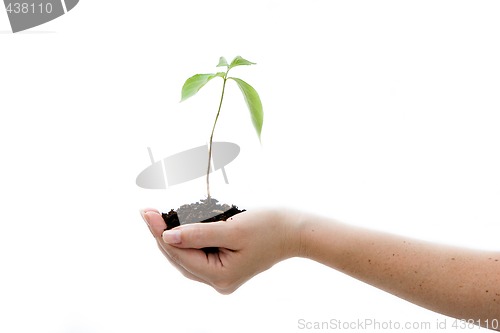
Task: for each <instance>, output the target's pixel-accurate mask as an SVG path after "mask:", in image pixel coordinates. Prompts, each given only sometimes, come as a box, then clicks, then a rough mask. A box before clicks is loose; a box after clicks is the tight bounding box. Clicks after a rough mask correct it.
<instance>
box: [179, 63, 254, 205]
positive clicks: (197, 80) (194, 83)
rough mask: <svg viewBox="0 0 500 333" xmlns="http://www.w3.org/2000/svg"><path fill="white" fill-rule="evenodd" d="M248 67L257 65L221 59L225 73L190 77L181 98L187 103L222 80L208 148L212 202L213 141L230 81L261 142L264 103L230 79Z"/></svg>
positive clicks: (240, 82) (241, 83)
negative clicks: (237, 69) (235, 70)
mask: <svg viewBox="0 0 500 333" xmlns="http://www.w3.org/2000/svg"><path fill="white" fill-rule="evenodd" d="M248 65H255V63H253V62H251V61H248V60H246V59H243V58H242V57H240V56H237V57H236V58H234V59H233V61H231V63H230V64H228V62H227V60H226V58H224V57H220V59H219V64H218V65H217V67H226V71H224V72H217V73H212V74H196V75H193V76H192V77H190V78H189V79H187V80H186V82H185V83H184V86H183V87H182V97H181V102H182V101H185V100H186V99H188V98H189V97H191V96H194V95H195V94H196V93H197V92H198V91H199V90H200V89H201V88H203V86H204V85H205V84H207V83H208V81H210V80H212V79H214V78H216V77H220V78H222V80H223V82H222V93H221V96H220V102H219V108H218V110H217V115H216V116H215V121H214V124H213V126H212V134H211V135H210V142H209V146H208V168H207V196H208V199H209V200H210V169H211V161H212V141H213V137H214V131H215V126H216V125H217V120H218V119H219V115H220V110H221V107H222V102H223V100H224V92H225V90H226V83H227V81H228V80H232V81H234V82H236V84H237V85H238V87H239V88H240V90H241V92H242V93H243V97H244V98H245V102H246V104H247V106H248V110H249V111H250V117H251V119H252V123H253V126H254V127H255V129H256V130H257V135H258V136H259V140H260V134H261V132H262V124H263V122H264V113H263V110H262V102H261V101H260V97H259V94H258V93H257V91H256V90H255V89H254V88H253V87H252V86H251V85H249V84H248V83H246V82H245V81H243V80H242V79H238V78H235V77H230V76H228V75H229V71H230V70H231V69H232V68H234V67H237V66H248Z"/></svg>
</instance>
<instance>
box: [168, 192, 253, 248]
mask: <svg viewBox="0 0 500 333" xmlns="http://www.w3.org/2000/svg"><path fill="white" fill-rule="evenodd" d="M244 211H245V210H244V209H243V210H240V209H238V207H237V206H235V205H231V206H230V205H228V204H219V201H218V200H217V199H214V198H210V199H202V200H200V201H199V202H195V203H191V204H186V205H182V206H181V207H179V208H178V209H177V210H173V209H171V210H170V211H169V212H168V213H162V214H161V216H162V217H163V220H164V221H165V223H166V225H167V228H166V229H165V230H170V229H173V228H175V227H178V226H180V225H184V224H190V223H198V222H200V223H209V222H217V221H226V220H227V219H228V218H230V217H232V216H234V215H236V214H239V213H242V212H244ZM203 251H205V253H213V252H218V251H219V249H218V248H216V247H208V248H204V249H203Z"/></svg>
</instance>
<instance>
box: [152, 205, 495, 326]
mask: <svg viewBox="0 0 500 333" xmlns="http://www.w3.org/2000/svg"><path fill="white" fill-rule="evenodd" d="M144 217H145V219H146V221H147V222H148V225H149V226H150V229H151V231H152V232H153V235H154V236H155V238H156V239H157V241H158V245H159V247H160V249H161V250H162V252H163V253H164V254H165V256H166V257H167V258H168V259H169V260H170V261H171V263H173V264H174V265H175V266H176V267H177V268H178V269H179V270H180V271H181V272H182V273H183V274H184V275H185V276H186V277H188V278H191V279H193V280H196V281H200V282H203V283H206V284H209V285H211V286H212V287H214V288H215V289H216V290H218V291H219V292H221V293H224V294H227V293H231V292H233V291H235V290H236V289H237V288H238V287H239V286H241V285H242V284H243V283H244V282H245V281H247V280H248V279H250V278H251V277H252V276H254V275H256V274H258V273H260V272H262V271H264V270H266V269H268V268H270V267H271V266H272V265H274V264H275V263H277V262H279V261H281V260H284V259H287V258H291V257H304V258H309V259H312V260H315V261H317V262H320V263H322V264H325V265H328V266H330V267H332V268H334V269H336V270H339V271H341V272H343V273H345V274H348V275H350V276H352V277H354V278H356V279H359V280H361V281H364V282H366V283H368V284H371V285H373V286H375V287H377V288H380V289H382V290H384V291H387V292H389V293H392V294H394V295H396V296H398V297H401V298H403V299H406V300H408V301H410V302H413V303H415V304H418V305H420V306H422V307H425V308H428V309H430V310H433V311H436V312H439V313H442V314H445V315H448V316H452V317H455V318H459V319H474V320H476V323H477V322H480V323H482V324H483V325H485V324H486V320H489V322H490V323H491V321H492V320H493V319H496V320H500V254H499V253H492V252H481V251H474V250H467V249H462V248H454V247H447V246H442V245H438V244H431V243H425V242H422V241H417V240H412V239H407V238H404V237H399V236H395V235H390V234H386V233H381V232H376V231H371V230H366V229H363V228H357V227H353V226H349V225H345V224H342V223H339V222H337V221H335V220H332V219H328V218H324V217H317V216H313V215H309V214H298V213H296V212H289V211H286V212H283V211H275V210H263V211H259V212H245V213H241V214H238V215H236V216H234V217H233V218H232V219H230V220H228V221H227V222H216V223H208V224H204V223H202V224H193V225H186V226H181V227H178V228H176V229H173V230H170V231H165V232H163V230H164V229H165V224H164V222H163V219H162V218H161V216H160V215H159V214H158V213H157V212H155V211H149V212H146V213H145V214H144ZM208 246H215V247H219V253H211V254H209V255H206V254H205V253H204V252H203V251H201V250H199V249H201V248H203V247H208Z"/></svg>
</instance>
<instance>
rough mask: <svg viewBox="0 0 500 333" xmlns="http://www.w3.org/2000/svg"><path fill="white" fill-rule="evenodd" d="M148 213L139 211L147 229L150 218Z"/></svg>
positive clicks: (149, 224)
mask: <svg viewBox="0 0 500 333" xmlns="http://www.w3.org/2000/svg"><path fill="white" fill-rule="evenodd" d="M149 213H150V212H145V211H141V215H142V218H143V219H144V221H145V222H146V224H147V225H148V227H151V216H150V214H149Z"/></svg>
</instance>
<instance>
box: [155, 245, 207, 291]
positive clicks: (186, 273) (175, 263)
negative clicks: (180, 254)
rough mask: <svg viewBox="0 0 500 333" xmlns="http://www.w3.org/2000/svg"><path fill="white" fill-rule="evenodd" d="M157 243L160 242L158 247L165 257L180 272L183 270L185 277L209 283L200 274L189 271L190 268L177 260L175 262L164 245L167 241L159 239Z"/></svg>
mask: <svg viewBox="0 0 500 333" xmlns="http://www.w3.org/2000/svg"><path fill="white" fill-rule="evenodd" d="M157 243H158V248H159V249H160V251H161V253H163V255H164V256H165V258H166V259H167V260H168V261H169V262H170V264H172V266H174V267H175V268H176V269H177V270H178V271H179V272H181V274H182V275H183V276H184V277H187V278H188V279H191V280H194V281H198V282H201V283H205V284H207V282H206V281H204V280H203V279H201V278H199V277H198V276H196V275H195V274H193V273H191V272H189V271H188V270H186V269H185V268H184V267H182V266H181V265H179V264H178V263H177V262H175V261H174V260H173V259H172V258H171V257H170V255H169V254H168V253H167V251H166V250H165V248H164V245H165V243H163V242H162V241H161V240H157Z"/></svg>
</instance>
